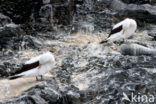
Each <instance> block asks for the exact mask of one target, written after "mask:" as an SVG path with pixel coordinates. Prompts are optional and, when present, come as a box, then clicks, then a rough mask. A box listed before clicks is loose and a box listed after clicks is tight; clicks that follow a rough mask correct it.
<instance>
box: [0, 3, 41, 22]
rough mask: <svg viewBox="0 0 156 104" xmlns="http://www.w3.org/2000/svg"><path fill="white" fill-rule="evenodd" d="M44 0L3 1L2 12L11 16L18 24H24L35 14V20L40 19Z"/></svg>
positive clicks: (0, 10) (0, 9)
mask: <svg viewBox="0 0 156 104" xmlns="http://www.w3.org/2000/svg"><path fill="white" fill-rule="evenodd" d="M41 5H42V0H38V1H33V0H17V1H12V0H7V1H6V0H3V1H1V5H0V12H1V13H3V14H4V15H6V16H9V17H10V18H11V19H12V21H13V22H14V23H16V24H23V23H26V22H28V21H29V19H30V16H31V15H32V14H33V15H34V18H37V17H38V12H39V9H40V7H41Z"/></svg>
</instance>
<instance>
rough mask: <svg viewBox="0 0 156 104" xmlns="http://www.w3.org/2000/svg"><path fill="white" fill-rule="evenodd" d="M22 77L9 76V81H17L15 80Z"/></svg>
mask: <svg viewBox="0 0 156 104" xmlns="http://www.w3.org/2000/svg"><path fill="white" fill-rule="evenodd" d="M22 76H23V75H20V76H11V77H9V80H14V79H17V78H20V77H22Z"/></svg>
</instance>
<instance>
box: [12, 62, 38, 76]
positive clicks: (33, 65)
mask: <svg viewBox="0 0 156 104" xmlns="http://www.w3.org/2000/svg"><path fill="white" fill-rule="evenodd" d="M39 64H40V63H39V61H36V62H33V63H31V64H24V65H23V66H22V67H21V69H20V70H18V71H17V72H15V73H14V75H17V74H20V73H23V72H26V71H28V70H32V69H34V68H36V67H38V66H39Z"/></svg>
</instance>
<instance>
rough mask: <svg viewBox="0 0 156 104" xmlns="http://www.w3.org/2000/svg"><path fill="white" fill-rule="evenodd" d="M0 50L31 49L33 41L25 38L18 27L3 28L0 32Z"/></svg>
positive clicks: (27, 37)
mask: <svg viewBox="0 0 156 104" xmlns="http://www.w3.org/2000/svg"><path fill="white" fill-rule="evenodd" d="M0 34H1V35H0V38H1V40H0V44H1V45H0V50H2V49H13V50H19V49H25V48H26V47H29V46H30V47H33V48H35V47H34V46H35V45H34V43H33V40H32V39H31V38H30V37H29V36H26V34H25V32H24V31H23V30H22V29H20V27H17V28H12V27H4V28H2V29H1V30H0Z"/></svg>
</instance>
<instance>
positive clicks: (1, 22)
mask: <svg viewBox="0 0 156 104" xmlns="http://www.w3.org/2000/svg"><path fill="white" fill-rule="evenodd" d="M11 21H12V20H11V19H10V18H9V17H8V16H5V15H3V14H2V13H0V27H3V26H5V25H6V24H9V23H11Z"/></svg>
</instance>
